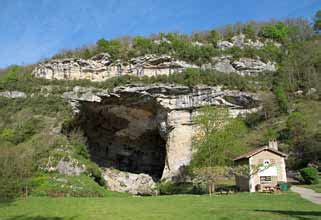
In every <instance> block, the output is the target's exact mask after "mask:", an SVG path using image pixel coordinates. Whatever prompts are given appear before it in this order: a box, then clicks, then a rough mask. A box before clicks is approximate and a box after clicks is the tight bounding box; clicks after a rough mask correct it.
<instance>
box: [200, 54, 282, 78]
mask: <svg viewBox="0 0 321 220" xmlns="http://www.w3.org/2000/svg"><path fill="white" fill-rule="evenodd" d="M202 68H203V69H214V70H216V71H219V72H222V73H237V74H239V75H241V76H253V75H257V74H259V73H263V72H275V71H276V64H275V63H272V62H267V63H264V62H263V61H261V60H260V59H252V58H240V59H238V60H234V59H233V57H232V56H221V57H214V58H213V59H212V63H210V64H206V65H203V66H202Z"/></svg>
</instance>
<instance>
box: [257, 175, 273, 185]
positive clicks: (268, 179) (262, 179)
mask: <svg viewBox="0 0 321 220" xmlns="http://www.w3.org/2000/svg"><path fill="white" fill-rule="evenodd" d="M271 182H272V177H271V176H260V183H261V184H269V183H271Z"/></svg>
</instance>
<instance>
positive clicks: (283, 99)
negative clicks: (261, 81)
mask: <svg viewBox="0 0 321 220" xmlns="http://www.w3.org/2000/svg"><path fill="white" fill-rule="evenodd" d="M274 94H275V97H276V100H277V103H278V105H279V109H280V112H283V113H287V112H288V111H289V101H288V96H287V93H286V92H285V90H284V88H283V86H282V85H277V86H276V88H275V89H274Z"/></svg>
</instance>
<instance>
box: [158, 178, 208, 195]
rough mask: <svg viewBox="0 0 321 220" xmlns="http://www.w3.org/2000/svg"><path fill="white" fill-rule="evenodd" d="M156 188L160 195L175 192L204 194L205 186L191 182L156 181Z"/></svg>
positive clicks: (173, 193)
mask: <svg viewBox="0 0 321 220" xmlns="http://www.w3.org/2000/svg"><path fill="white" fill-rule="evenodd" d="M157 190H158V191H159V194H160V195H175V194H198V195H199V194H205V193H206V186H204V185H195V184H192V183H173V182H171V181H161V182H158V183H157Z"/></svg>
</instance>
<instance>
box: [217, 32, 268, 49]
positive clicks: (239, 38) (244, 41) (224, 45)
mask: <svg viewBox="0 0 321 220" xmlns="http://www.w3.org/2000/svg"><path fill="white" fill-rule="evenodd" d="M264 46H265V43H263V42H261V41H259V40H258V39H257V40H255V41H253V40H252V39H249V38H246V36H245V35H244V34H239V35H236V36H234V37H232V39H231V41H226V40H222V41H218V42H217V47H218V48H219V49H221V50H226V49H229V48H232V47H238V48H241V49H244V48H245V47H250V48H255V49H261V48H263V47H264Z"/></svg>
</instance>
